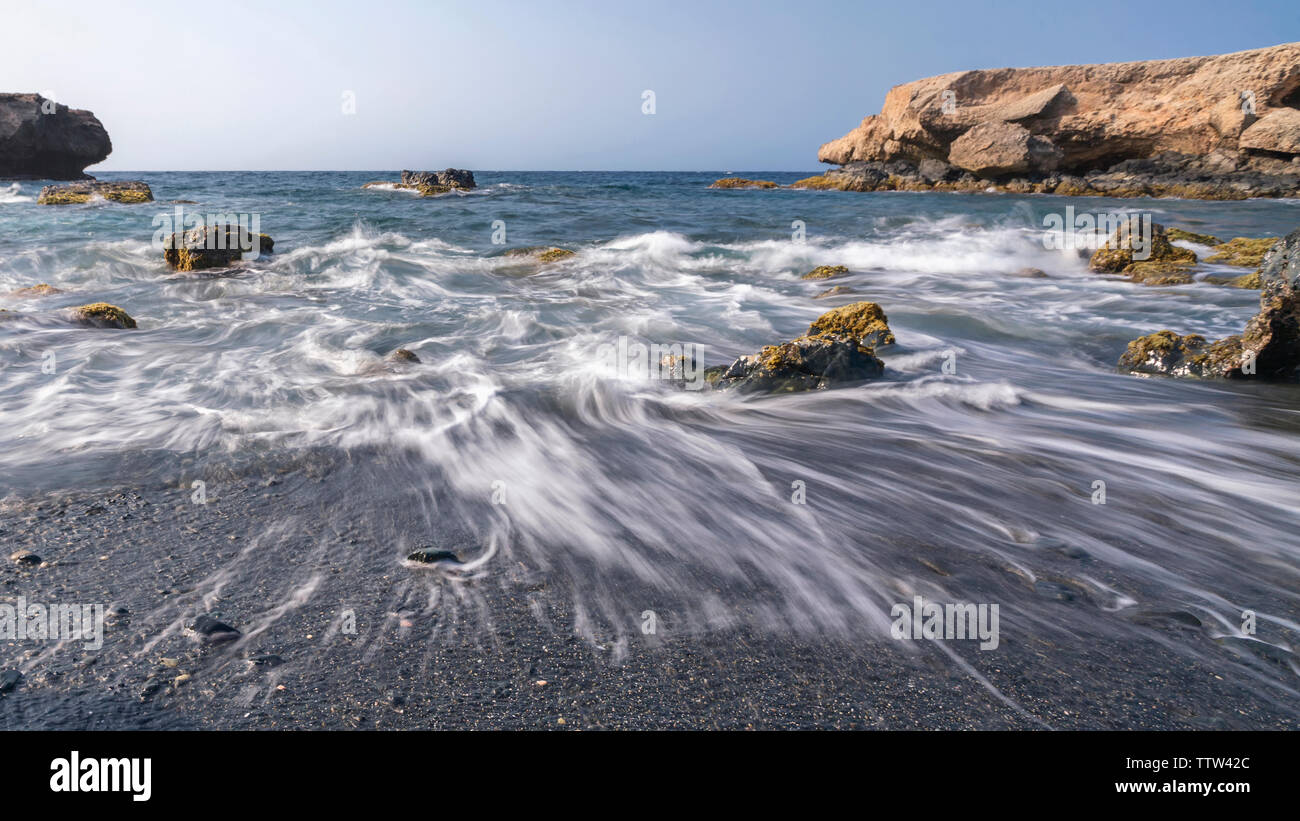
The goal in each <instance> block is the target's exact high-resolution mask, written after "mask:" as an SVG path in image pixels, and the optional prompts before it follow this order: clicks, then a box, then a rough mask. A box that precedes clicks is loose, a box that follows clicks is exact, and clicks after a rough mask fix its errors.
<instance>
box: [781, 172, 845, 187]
mask: <svg viewBox="0 0 1300 821" xmlns="http://www.w3.org/2000/svg"><path fill="white" fill-rule="evenodd" d="M790 187H791V188H803V189H807V190H811V191H844V190H845V189H846V184H845V182H844V181H843V180H841V179H837V178H835V177H828V176H826V175H825V174H818V175H817V176H815V177H804V178H803V179H801V180H796V181H795V182H792V183H790Z"/></svg>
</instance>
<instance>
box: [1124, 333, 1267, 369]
mask: <svg viewBox="0 0 1300 821" xmlns="http://www.w3.org/2000/svg"><path fill="white" fill-rule="evenodd" d="M1241 366H1242V351H1241V337H1237V336H1230V337H1228V338H1227V339H1221V340H1219V341H1218V342H1214V343H1211V342H1207V341H1206V339H1205V337H1203V336H1198V335H1197V334H1188V335H1186V336H1179V335H1178V334H1176V333H1174V332H1173V331H1157V332H1156V333H1153V334H1148V335H1146V336H1144V337H1140V338H1138V339H1135V340H1133V341H1132V342H1130V343H1128V349H1127V350H1126V351H1124V355H1123V356H1121V357H1120V360H1119V367H1120V370H1124V371H1127V372H1129V373H1135V374H1144V375H1149V376H1197V377H1235V376H1241V370H1242V368H1241Z"/></svg>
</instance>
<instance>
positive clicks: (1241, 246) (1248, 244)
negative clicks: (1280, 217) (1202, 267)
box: [1205, 237, 1281, 268]
mask: <svg viewBox="0 0 1300 821" xmlns="http://www.w3.org/2000/svg"><path fill="white" fill-rule="evenodd" d="M1280 241H1281V238H1280V237H1265V238H1263V239H1249V238H1247V237H1234V238H1233V239H1230V240H1228V241H1227V242H1224V243H1221V244H1220V245H1219V246H1218V247H1217V249H1216V250H1215V252H1214V254H1213V256H1209V257H1206V258H1205V261H1206V262H1219V263H1223V264H1224V265H1239V266H1241V267H1242V268H1258V267H1259V265H1260V263H1261V262H1263V260H1264V254H1266V253H1268V249H1270V248H1272V247H1273V246H1274V245H1276V244H1277V243H1278V242H1280Z"/></svg>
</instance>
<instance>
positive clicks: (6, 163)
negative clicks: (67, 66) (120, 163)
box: [0, 94, 113, 180]
mask: <svg viewBox="0 0 1300 821" xmlns="http://www.w3.org/2000/svg"><path fill="white" fill-rule="evenodd" d="M112 152H113V143H112V142H111V141H110V140H109V139H108V132H107V131H105V130H104V126H103V125H102V124H100V122H99V120H98V119H96V118H95V115H94V114H91V113H90V112H89V111H80V110H77V109H72V108H68V107H67V106H66V105H63V104H62V103H56V102H54V101H53V100H47V99H46V98H44V97H42V96H41V95H39V94H0V178H4V179H20V180H23V179H26V180H85V179H93V177H90V176H88V175H87V174H86V166H88V165H94V164H95V163H97V162H103V161H104V159H105V158H107V157H108V155H109V154H111V153H112Z"/></svg>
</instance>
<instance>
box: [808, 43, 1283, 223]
mask: <svg viewBox="0 0 1300 821" xmlns="http://www.w3.org/2000/svg"><path fill="white" fill-rule="evenodd" d="M817 158H818V159H819V160H820V161H822V162H825V163H832V164H836V165H839V166H841V167H840V168H838V169H835V170H832V171H829V172H827V173H826V174H825V175H823V176H820V177H811V178H808V179H806V180H801V181H800V182H798V183H795V184H794V187H796V188H831V189H842V190H853V191H879V190H940V191H983V190H987V189H989V188H994V189H995V190H1000V191H1008V192H1012V193H1053V194H1065V195H1070V196H1078V195H1100V196H1177V197H1191V198H1197V199H1244V198H1246V197H1281V196H1297V195H1300V43H1289V44H1286V45H1280V46H1274V47H1271V48H1263V49H1256V50H1253V51H1241V52H1237V53H1235V54H1225V55H1221V56H1217V57H1188V58H1182V59H1176V60H1150V61H1142V62H1133V63H1106V64H1100V65H1081V66H1054V67H1047V68H1002V69H985V70H978V71H959V72H955V73H952V74H943V75H939V76H937V77H929V78H926V79H924V80H917V81H915V82H911V83H906V84H904V85H900V86H896V87H894V88H893V89H891V90H890V92H889V94H888V95H887V96H886V97H885V105H884V108H883V109H882V110H881V112H880V113H879V114H873V115H871V116H869V117H867V118H866V119H864V120H863V121H862V124H861V125H859V126H858V127H857V128H855V129H853V130H852V131H850V132H849V133H848V134H845V135H844V136H843V137H840V138H839V139H837V140H832V141H831V142H828V143H826V144H825V145H823V146H822V147H821V150H820V151H819V152H818V155H817Z"/></svg>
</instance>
